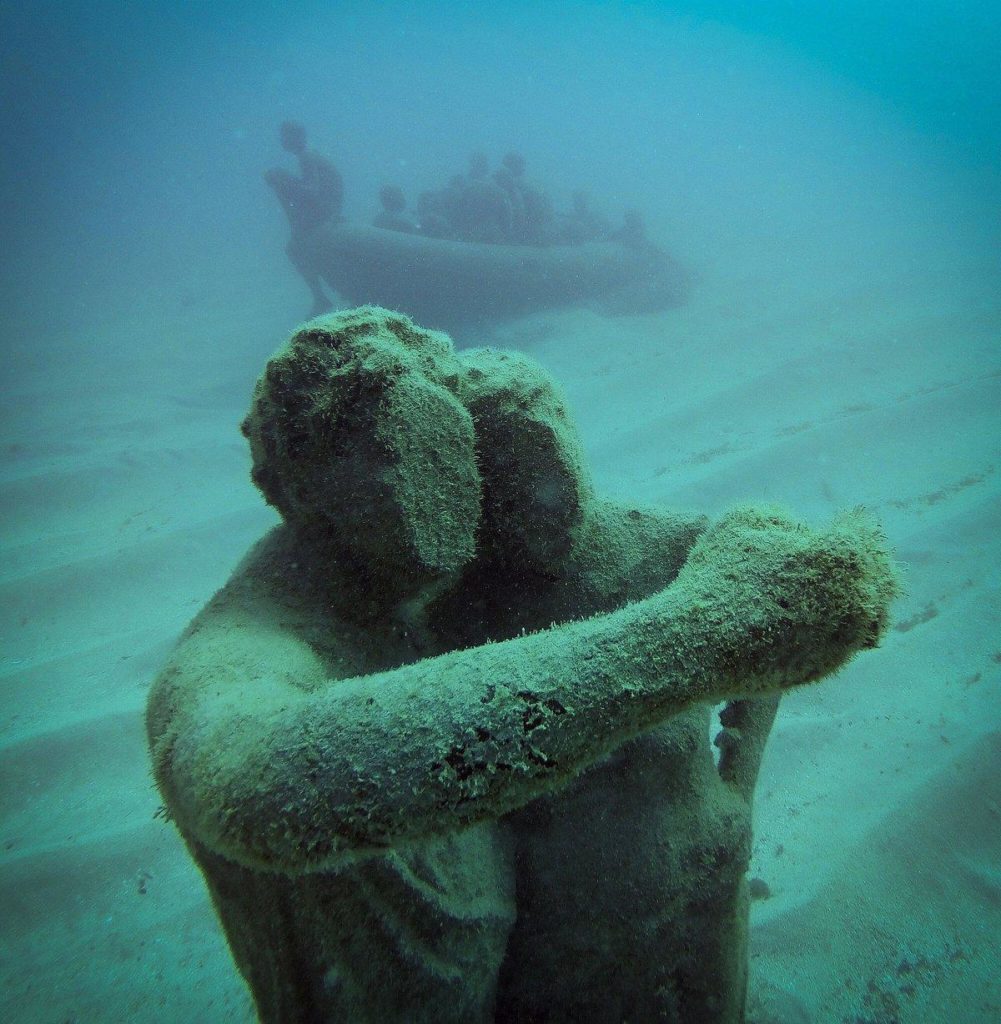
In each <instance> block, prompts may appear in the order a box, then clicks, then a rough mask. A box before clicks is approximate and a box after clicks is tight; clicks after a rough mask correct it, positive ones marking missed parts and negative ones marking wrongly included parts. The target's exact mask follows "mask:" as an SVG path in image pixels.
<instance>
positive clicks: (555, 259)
mask: <svg viewBox="0 0 1001 1024" xmlns="http://www.w3.org/2000/svg"><path fill="white" fill-rule="evenodd" d="M300 245H301V248H300V254H301V258H302V259H303V261H304V262H306V263H307V264H308V265H309V266H310V268H311V269H313V270H315V272H316V273H317V274H319V276H320V277H321V278H322V279H323V280H324V281H325V282H326V284H327V285H329V286H330V288H331V289H333V290H334V291H335V292H337V294H338V295H339V296H340V297H341V298H342V299H344V300H345V301H346V302H349V303H351V304H352V305H364V304H366V303H371V304H373V305H378V306H385V307H387V308H389V309H396V310H399V311H400V312H403V313H407V314H408V315H410V316H411V317H413V319H414V320H416V321H417V322H418V323H420V324H422V325H424V326H426V327H436V328H440V329H442V330H446V331H450V332H461V331H463V330H464V329H467V328H469V327H475V326H478V325H483V324H486V323H490V322H496V321H499V320H504V319H508V318H510V317H515V316H521V315H524V314H527V313H533V312H537V311H540V310H545V309H554V308H559V307H568V306H575V307H587V308H591V309H595V310H598V311H600V312H603V313H607V314H613V315H614V314H630V313H632V314H638V313H652V312H657V311H660V310H663V309H669V308H671V307H674V306H678V305H680V304H681V303H682V302H683V301H684V298H685V292H686V287H687V284H688V275H687V274H686V273H685V271H684V270H683V268H682V267H681V266H680V265H679V264H678V263H677V262H676V261H675V260H674V259H673V258H672V257H670V256H669V255H668V254H666V253H664V252H663V251H661V250H660V249H657V248H656V247H654V246H653V245H650V244H649V243H640V244H626V243H624V242H614V241H610V242H586V243H583V244H581V245H551V246H545V247H543V246H528V245H486V244H480V243H474V242H456V241H450V240H446V239H440V238H428V237H425V236H424V235H416V234H407V233H405V232H401V231H390V230H386V229H384V228H376V227H370V226H368V225H364V224H352V223H350V222H340V223H336V224H328V225H324V226H322V227H320V228H318V229H317V230H316V231H315V232H314V233H313V234H312V235H310V237H309V238H307V239H303V240H302V241H301V243H300Z"/></svg>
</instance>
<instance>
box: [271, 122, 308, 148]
mask: <svg viewBox="0 0 1001 1024" xmlns="http://www.w3.org/2000/svg"><path fill="white" fill-rule="evenodd" d="M278 134H279V137H280V138H281V143H282V149H284V150H286V151H287V152H289V153H292V154H293V155H294V156H299V155H300V154H301V153H305V152H306V128H305V126H304V125H303V124H302V123H301V122H300V121H282V124H281V128H279V129H278Z"/></svg>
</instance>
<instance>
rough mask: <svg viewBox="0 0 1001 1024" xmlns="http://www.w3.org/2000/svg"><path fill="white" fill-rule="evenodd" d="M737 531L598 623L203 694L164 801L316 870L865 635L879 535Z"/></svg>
mask: <svg viewBox="0 0 1001 1024" xmlns="http://www.w3.org/2000/svg"><path fill="white" fill-rule="evenodd" d="M735 521H736V523H737V527H736V528H733V527H731V528H729V529H728V530H725V531H716V533H715V534H713V533H712V531H711V535H707V539H705V540H704V541H700V542H699V544H698V545H697V546H696V549H695V551H694V552H693V558H692V559H691V560H690V563H689V565H686V567H685V570H683V572H682V574H681V575H680V576H679V577H678V580H677V581H676V583H675V584H674V585H673V586H671V587H670V588H668V589H667V590H665V591H662V592H661V593H659V594H656V595H654V596H653V597H651V598H648V599H647V600H644V601H641V602H637V603H636V604H633V605H630V606H628V607H626V608H624V609H622V610H621V611H618V612H615V613H613V614H611V615H606V616H601V617H597V618H593V619H588V620H584V621H579V622H574V623H570V624H568V625H565V626H562V627H560V628H558V629H554V630H550V631H547V632H543V633H537V634H533V635H529V636H524V637H519V638H516V639H514V640H509V641H505V642H503V643H498V644H492V645H486V646H483V647H478V648H472V649H468V650H464V651H460V652H456V653H453V654H448V655H444V656H442V657H438V658H432V659H428V660H426V661H422V662H418V663H416V664H413V665H408V666H404V667H402V668H399V669H396V670H393V671H390V672H385V673H377V674H373V675H368V676H364V677H360V678H355V679H346V680H342V681H339V682H334V683H331V684H330V685H329V686H327V687H326V688H324V689H323V690H322V691H319V692H317V693H314V694H304V693H301V692H298V691H294V690H289V689H287V688H286V690H285V691H283V697H282V698H281V699H276V697H275V696H274V693H273V690H274V687H273V686H269V685H268V684H267V683H261V684H259V685H260V686H261V687H263V689H262V691H261V693H262V698H261V704H260V706H258V704H257V702H256V701H255V699H254V696H253V694H254V690H253V689H252V688H250V689H247V688H244V696H243V697H242V698H241V699H238V700H236V699H234V696H233V692H232V691H231V690H228V689H225V688H220V689H219V690H218V692H217V693H215V694H214V695H212V694H209V693H207V692H206V693H205V694H203V695H202V696H201V698H200V699H199V700H197V701H196V702H195V703H194V706H193V707H188V708H184V709H183V714H182V715H181V717H179V718H178V719H177V721H176V722H174V723H173V725H171V726H170V727H168V728H167V729H164V730H162V733H161V735H159V736H154V743H153V745H154V756H155V758H156V760H157V770H158V778H159V781H160V784H161V787H162V788H163V790H164V792H165V793H166V794H167V797H168V802H169V804H170V806H171V810H172V811H173V813H174V814H175V816H176V817H177V818H178V820H179V823H180V824H181V826H182V828H185V829H186V830H189V831H190V832H192V833H193V834H194V835H196V836H197V838H198V839H199V840H200V841H201V842H203V843H205V844H206V845H208V846H210V847H212V848H213V849H215V850H217V851H218V852H220V853H222V854H224V855H225V856H228V857H230V858H232V859H234V860H237V861H240V862H243V863H246V864H249V865H252V866H255V867H259V868H264V869H272V870H279V871H285V872H299V871H308V870H311V869H316V868H320V867H325V866H330V865H332V864H334V863H336V862H338V861H340V860H343V859H344V858H345V857H348V856H350V855H352V854H355V853H362V854H364V853H367V852H372V851H377V850H380V849H384V848H386V847H388V846H391V845H394V844H397V843H402V842H406V841H408V840H411V839H417V838H420V837H423V836H428V835H431V834H435V833H442V832H447V831H450V830H453V829H456V828H460V827H462V826H464V825H467V824H470V823H473V822H476V821H481V820H485V819H491V818H496V817H499V816H500V815H502V814H505V813H506V812H508V811H511V810H513V809H515V808H517V807H519V806H522V805H524V804H525V803H527V802H528V801H530V800H532V799H533V798H535V797H537V796H539V795H541V794H543V793H546V792H549V791H551V790H553V789H554V788H556V787H558V786H559V785H560V784H561V783H563V782H564V781H566V780H568V779H570V778H572V777H573V776H575V775H576V774H577V773H578V772H580V771H581V770H582V769H583V768H585V767H587V766H588V765H590V764H592V763H594V762H595V761H596V760H598V759H599V758H601V757H602V756H603V755H604V754H606V753H607V752H609V751H610V750H612V749H614V748H615V747H616V746H617V745H618V744H620V743H622V742H624V741H625V740H626V739H628V738H630V737H632V736H634V735H636V734H638V733H640V732H642V731H644V730H646V729H648V728H651V727H652V726H654V725H655V724H657V723H659V722H661V721H663V720H665V719H667V718H669V717H670V716H672V715H673V714H676V713H678V712H680V711H681V710H683V709H684V708H686V707H688V706H690V705H691V704H692V703H694V702H696V701H700V700H716V699H720V698H722V697H724V696H730V695H735V694H744V693H746V694H763V693H767V692H773V691H776V690H779V689H782V688H783V687H785V686H789V685H792V684H795V683H799V682H806V681H810V680H814V679H818V678H820V677H821V676H823V675H825V674H827V673H829V672H831V671H833V670H834V669H836V668H837V667H838V666H839V665H840V664H841V663H843V662H844V661H845V660H846V659H847V658H848V657H850V656H851V655H852V654H853V653H855V651H857V650H859V649H860V648H862V647H865V646H872V645H873V644H874V643H875V641H876V639H877V637H878V635H879V632H880V630H881V629H882V628H883V627H884V626H885V617H886V603H887V601H888V599H889V596H890V595H891V594H892V589H893V583H892V575H891V573H890V570H889V567H888V563H887V561H886V558H885V555H884V554H883V552H882V549H881V546H880V542H879V538H878V537H877V536H876V535H874V534H873V535H871V536H866V535H865V534H864V533H863V534H855V533H854V532H853V531H852V530H851V529H848V530H842V531H840V532H838V531H832V532H831V534H830V536H828V537H820V538H818V537H817V536H816V535H812V534H810V532H809V531H804V532H803V533H802V534H800V533H797V532H796V531H795V530H792V531H789V530H788V529H786V528H785V527H783V528H782V530H781V531H780V532H776V531H771V532H769V525H770V524H769V523H768V522H767V521H761V520H760V517H759V519H757V520H754V521H753V522H750V525H748V524H747V523H745V522H743V521H742V520H735ZM772 534H774V535H775V536H776V537H777V538H778V542H777V543H775V544H771V543H770V541H769V538H770V537H771V535H772ZM721 536H722V538H723V540H722V541H721V539H720V538H721ZM762 537H764V538H765V540H764V541H762V540H761V538H762ZM755 545H757V546H756V547H755ZM185 721H186V722H188V723H190V724H189V726H188V727H185V726H184V722H185Z"/></svg>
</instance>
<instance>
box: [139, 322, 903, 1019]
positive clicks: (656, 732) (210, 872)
mask: <svg viewBox="0 0 1001 1024" xmlns="http://www.w3.org/2000/svg"><path fill="white" fill-rule="evenodd" d="M244 432H245V434H246V436H247V437H248V438H249V441H250V445H251V449H252V453H253V476H254V480H255V482H256V483H257V485H258V486H259V487H260V489H261V491H262V492H263V494H264V495H265V497H266V498H267V500H268V501H269V502H270V503H271V504H272V505H274V507H275V508H276V509H277V510H278V511H279V512H280V513H281V515H282V518H283V523H282V524H281V525H280V526H278V527H277V528H275V529H274V530H273V531H272V532H271V533H270V534H268V535H267V536H266V537H265V538H264V539H263V540H262V541H261V542H260V543H259V544H258V545H257V546H256V547H255V548H254V549H253V550H252V551H251V552H250V554H249V555H248V556H247V558H246V559H245V560H244V562H243V563H242V564H241V566H240V567H239V568H238V569H237V571H236V572H235V574H234V576H233V578H232V579H231V580H230V581H229V583H227V584H226V586H225V587H224V588H223V589H222V590H221V591H220V592H219V593H218V594H217V595H216V596H215V597H214V598H213V599H212V601H211V602H210V603H209V604H208V606H207V607H206V608H205V609H204V610H203V611H202V612H201V613H200V614H199V615H198V617H197V618H196V619H195V621H194V622H193V623H192V624H191V626H190V627H189V628H188V630H187V631H186V633H185V634H184V636H183V637H182V639H181V641H180V643H179V644H178V647H177V649H176V650H175V652H174V654H173V656H172V657H171V659H170V662H169V664H168V665H167V667H166V668H165V669H164V671H163V673H162V674H161V676H160V677H159V679H158V680H157V682H156V684H155V687H154V689H153V692H152V695H151V697H150V702H149V709H148V728H149V737H150V744H151V749H152V755H153V762H154V766H155V773H156V779H157V782H158V784H159V786H160V789H161V791H162V793H163V795H164V799H165V800H166V803H167V806H168V808H169V810H170V813H171V815H172V816H173V819H174V820H175V822H176V823H177V826H178V827H179V829H180V831H181V833H182V834H183V836H184V838H185V840H186V842H187V844H188V847H189V849H190V850H191V853H192V855H193V856H194V857H195V859H196V860H197V862H198V864H199V866H200V867H201V869H202V871H203V873H204V875H205V878H206V880H207V882H208V886H209V889H210V892H211V894H212V898H213V900H214V902H215V906H216V908H217V910H218V912H219V916H220V918H221V919H222V922H223V925H224V927H225V930H226V934H227V937H228V939H229V943H230V947H231V949H232V951H233V955H234V957H235V959H236V962H237V964H238V965H239V968H240V970H241V971H242V972H243V975H244V977H245V978H246V979H247V982H248V984H249V985H250V987H251V989H252V991H253V994H254V998H255V1000H256V1004H257V1008H258V1012H259V1014H260V1017H261V1019H262V1020H264V1021H272V1022H318V1021H345V1022H352V1024H364V1022H373V1024H376V1022H378V1024H388V1022H394V1021H399V1022H403V1021H406V1022H410V1024H415V1022H444V1021H449V1022H462V1024H470V1022H480V1021H482V1022H486V1021H497V1022H515V1021H518V1022H532V1021H547V1022H556V1021H561V1022H569V1021H574V1022H587V1021H595V1022H613V1021H614V1022H617V1024H618V1022H621V1021H634V1022H646V1021H676V1022H684V1024H696V1022H698V1024H709V1022H712V1024H732V1022H737V1021H740V1020H742V1018H743V1012H744V1011H743V1006H744V997H745V988H746V973H747V949H746V931H747V891H746V883H745V878H744V874H745V870H746V867H747V863H748V859H749V854H750V819H751V798H752V794H753V789H754V784H755V779H756V775H757V771H758V766H759V762H760V758H761V754H762V750H763V747H764V744H765V740H766V738H767V735H768V731H769V729H770V727H771V723H772V719H773V716H774V714H775V710H776V707H777V704H778V700H779V696H780V695H781V693H782V692H783V691H784V690H785V689H787V688H789V687H792V686H796V685H799V684H802V683H808V682H813V681H816V680H819V679H821V678H823V677H824V676H826V675H828V674H830V673H831V672H834V671H836V670H837V669H838V668H839V667H840V666H842V665H843V664H844V663H845V662H846V661H847V660H848V659H849V658H851V657H852V655H854V654H855V653H856V652H858V651H860V650H863V649H865V648H868V647H872V646H874V645H875V644H876V643H877V641H878V639H879V637H880V635H881V634H882V632H883V630H884V629H885V627H886V622H887V606H888V603H889V601H890V599H891V597H892V595H893V592H894V580H893V574H892V569H891V567H890V562H889V559H888V556H887V553H886V549H885V545H884V541H883V539H882V537H881V535H880V533H879V531H878V529H877V528H876V527H875V526H874V525H873V524H872V523H870V522H869V521H867V520H866V519H864V518H862V517H860V516H858V515H854V514H853V515H849V516H846V517H844V518H842V519H840V520H838V521H837V522H835V524H834V525H832V526H831V527H829V528H828V529H826V530H822V531H813V530H811V529H808V528H806V527H805V526H802V525H799V524H797V523H795V522H793V521H791V520H789V519H788V518H786V517H785V516H784V515H782V514H781V513H778V512H776V511H774V510H769V509H752V508H744V509H739V510H737V511H734V512H732V513H730V514H729V515H727V516H725V517H724V518H723V519H722V520H721V521H720V522H718V523H716V524H715V525H711V526H707V524H706V522H705V521H704V520H703V519H702V518H701V517H698V516H692V515H683V514H677V513H672V512H668V511H665V510H663V509H657V508H646V507H640V506H634V505H632V504H628V503H627V504H623V503H619V502H614V501H610V500H607V499H604V498H602V497H600V496H598V495H597V494H595V493H594V491H593V489H592V486H591V483H590V481H589V478H588V474H587V470H586V466H585V459H584V455H583V452H582V450H581V447H580V443H579V440H578V437H577V434H576V431H575V428H574V424H573V421H572V419H571V417H570V414H569V412H568V410H567V407H566V404H565V401H564V399H563V398H562V396H561V395H560V393H559V391H558V390H557V388H556V386H555V385H554V383H553V382H552V381H551V380H550V378H549V377H548V376H547V375H546V374H545V373H544V372H543V371H542V370H541V369H540V367H538V366H537V365H536V364H535V363H533V362H532V361H531V360H529V359H528V358H526V357H524V356H521V355H517V354H513V353H505V352H498V351H493V350H488V349H483V350H472V351H463V352H458V353H457V352H455V351H454V350H453V349H452V347H451V344H450V342H449V341H448V339H447V338H446V337H445V336H443V335H440V334H435V333H432V332H428V331H424V330H422V329H420V328H419V327H416V326H414V325H413V324H412V323H411V322H410V321H409V320H407V319H406V318H405V317H402V316H399V315H397V314H394V313H390V312H387V311H385V310H380V309H375V308H363V309H359V310H354V311H351V312H347V313H342V314H337V315H334V316H329V317H325V318H321V319H318V320H314V321H312V322H310V323H308V324H306V325H305V326H304V327H303V328H302V329H301V330H299V331H298V332H297V333H296V334H295V335H294V337H293V338H292V339H291V341H290V342H289V343H288V344H287V345H286V346H285V347H284V348H283V349H282V350H280V351H279V352H278V353H277V355H276V356H275V357H274V358H273V359H272V360H271V361H270V362H269V363H268V366H267V368H266V370H265V372H264V374H263V375H262V377H261V379H260V381H259V382H258V385H257V388H256V391H255V394H254V399H253V405H252V408H251V411H250V414H249V415H248V417H247V419H246V421H245V423H244ZM724 701H725V702H727V703H726V705H725V709H724V711H723V712H722V714H721V716H720V717H721V720H722V731H721V733H720V736H719V740H718V742H719V743H720V747H721V751H720V757H719V762H718V765H717V763H716V762H715V761H714V758H713V756H712V748H711V746H710V743H709V739H708V736H709V725H710V722H709V719H710V714H711V706H712V705H713V703H714V702H724Z"/></svg>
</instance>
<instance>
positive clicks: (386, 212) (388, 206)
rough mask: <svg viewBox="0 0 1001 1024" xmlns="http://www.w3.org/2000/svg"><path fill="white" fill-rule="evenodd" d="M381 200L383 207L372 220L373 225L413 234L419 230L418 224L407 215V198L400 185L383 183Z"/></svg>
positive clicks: (380, 191)
mask: <svg viewBox="0 0 1001 1024" xmlns="http://www.w3.org/2000/svg"><path fill="white" fill-rule="evenodd" d="M379 202H380V203H381V204H382V209H381V210H380V211H379V212H378V213H377V214H376V216H375V219H374V220H373V221H372V226H373V227H376V228H385V229H386V230H388V231H405V232H406V233H407V234H411V235H412V234H413V233H414V232H415V231H416V230H417V225H416V224H415V223H414V222H413V221H412V220H411V219H410V218H409V217H408V216H407V213H406V210H407V199H406V196H404V194H403V189H402V188H400V187H399V186H398V185H383V186H382V188H381V189H379Z"/></svg>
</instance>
